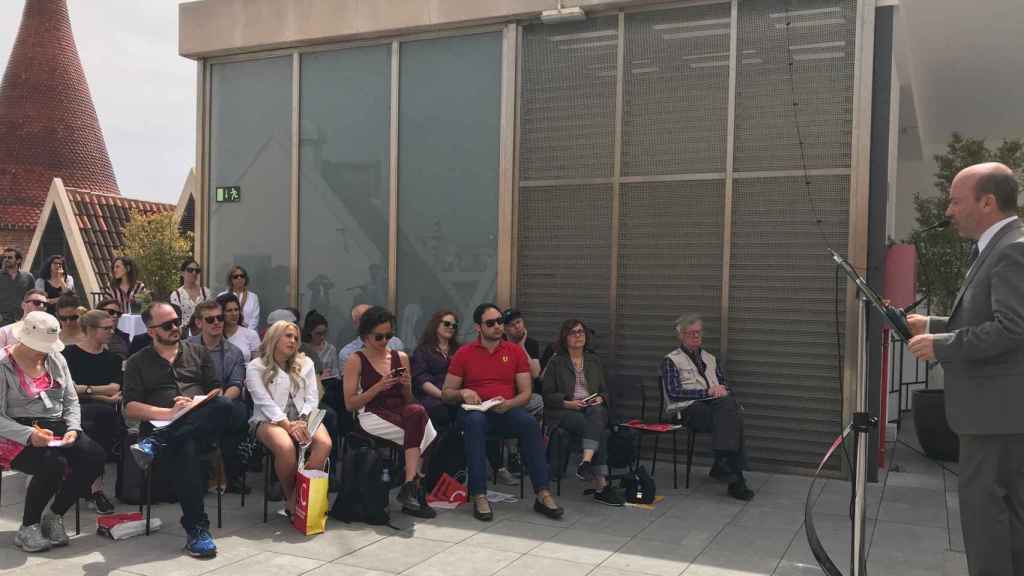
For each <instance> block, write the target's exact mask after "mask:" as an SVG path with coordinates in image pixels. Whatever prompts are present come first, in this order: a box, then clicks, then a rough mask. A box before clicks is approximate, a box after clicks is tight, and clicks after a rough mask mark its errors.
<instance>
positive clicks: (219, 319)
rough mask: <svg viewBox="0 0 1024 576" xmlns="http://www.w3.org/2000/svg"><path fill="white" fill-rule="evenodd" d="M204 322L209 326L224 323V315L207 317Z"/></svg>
mask: <svg viewBox="0 0 1024 576" xmlns="http://www.w3.org/2000/svg"><path fill="white" fill-rule="evenodd" d="M203 322H206V323H207V324H214V323H216V322H220V323H223V322H224V315H223V314H213V315H211V316H207V317H205V318H203Z"/></svg>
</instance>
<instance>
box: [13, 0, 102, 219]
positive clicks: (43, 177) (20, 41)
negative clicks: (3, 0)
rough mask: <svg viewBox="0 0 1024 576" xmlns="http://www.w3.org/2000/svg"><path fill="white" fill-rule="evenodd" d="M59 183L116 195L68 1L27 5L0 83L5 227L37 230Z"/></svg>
mask: <svg viewBox="0 0 1024 576" xmlns="http://www.w3.org/2000/svg"><path fill="white" fill-rule="evenodd" d="M54 177H59V178H61V179H63V181H64V183H65V184H66V185H67V186H74V187H77V188H85V189H89V190H95V191H98V192H104V193H108V194H118V193H119V191H118V188H117V180H116V179H115V178H114V170H113V168H112V167H111V164H110V157H109V156H108V155H107V147H106V144H105V143H104V141H103V132H102V131H101V130H100V125H99V121H98V120H97V118H96V109H95V108H94V107H93V103H92V96H91V95H90V93H89V85H88V83H87V81H86V78H85V72H84V71H83V70H82V63H81V61H80V60H79V58H78V49H77V48H76V47H75V38H74V35H73V34H72V31H71V21H70V19H69V17H68V9H67V4H66V3H65V0H26V2H25V10H24V12H23V13H22V17H21V27H20V28H19V29H18V37H17V39H16V40H15V43H14V49H13V50H12V51H11V56H10V60H9V61H8V64H7V70H6V72H5V73H4V76H3V81H2V83H0V222H3V223H4V224H6V225H7V226H8V227H10V228H27V229H29V230H31V229H32V228H34V227H35V225H36V223H37V222H38V221H39V213H40V211H41V210H42V207H43V204H44V202H45V201H46V195H47V193H48V192H49V190H50V182H52V180H53V178H54Z"/></svg>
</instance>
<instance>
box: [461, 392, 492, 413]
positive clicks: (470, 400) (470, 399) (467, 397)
mask: <svg viewBox="0 0 1024 576" xmlns="http://www.w3.org/2000/svg"><path fill="white" fill-rule="evenodd" d="M459 395H460V396H462V403H463V404H479V403H480V395H479V394H477V393H476V392H475V391H473V390H469V389H466V388H462V389H461V390H459ZM495 408H497V406H495ZM493 409H494V408H492V410H493Z"/></svg>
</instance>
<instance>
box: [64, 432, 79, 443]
mask: <svg viewBox="0 0 1024 576" xmlns="http://www.w3.org/2000/svg"><path fill="white" fill-rule="evenodd" d="M75 440H78V432H76V431H75V430H69V431H68V432H66V433H65V434H64V445H65V446H71V445H72V444H74V443H75Z"/></svg>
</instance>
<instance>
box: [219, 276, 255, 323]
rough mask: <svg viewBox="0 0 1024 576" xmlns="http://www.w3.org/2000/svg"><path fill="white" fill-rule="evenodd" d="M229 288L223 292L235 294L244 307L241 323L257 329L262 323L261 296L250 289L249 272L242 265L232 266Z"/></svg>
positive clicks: (242, 307)
mask: <svg viewBox="0 0 1024 576" xmlns="http://www.w3.org/2000/svg"><path fill="white" fill-rule="evenodd" d="M227 281H228V289H227V290H225V291H223V292H221V293H220V294H219V296H223V295H224V294H233V295H234V296H235V298H236V299H238V306H239V307H240V308H241V309H242V319H241V324H242V326H245V327H247V328H252V329H253V330H256V329H258V328H259V325H260V297H259V296H257V295H256V293H255V292H253V291H251V290H249V273H248V272H246V271H245V268H242V267H241V266H237V265H236V266H232V267H231V268H230V269H229V270H228V278H227Z"/></svg>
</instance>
